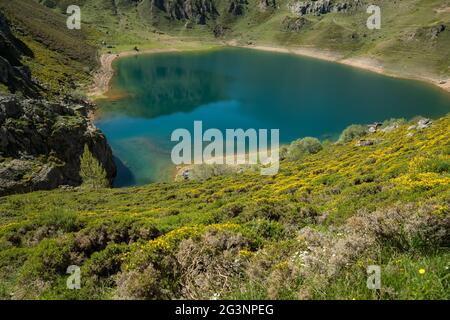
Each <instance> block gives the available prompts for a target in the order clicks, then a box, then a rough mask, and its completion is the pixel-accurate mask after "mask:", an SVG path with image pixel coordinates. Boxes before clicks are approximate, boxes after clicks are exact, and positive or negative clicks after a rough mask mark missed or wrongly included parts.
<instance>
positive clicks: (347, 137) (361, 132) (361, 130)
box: [338, 124, 367, 142]
mask: <svg viewBox="0 0 450 320" xmlns="http://www.w3.org/2000/svg"><path fill="white" fill-rule="evenodd" d="M366 134H367V129H366V127H365V126H362V125H359V124H352V125H351V126H348V127H347V128H346V129H345V130H344V131H342V133H341V135H340V136H339V140H338V141H339V142H349V141H352V140H354V139H357V138H361V137H363V136H365V135H366Z"/></svg>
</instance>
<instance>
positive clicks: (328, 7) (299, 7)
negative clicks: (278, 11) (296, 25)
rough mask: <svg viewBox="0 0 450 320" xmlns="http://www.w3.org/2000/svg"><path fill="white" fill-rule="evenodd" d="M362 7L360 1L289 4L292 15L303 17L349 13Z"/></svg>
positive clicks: (329, 0)
mask: <svg viewBox="0 0 450 320" xmlns="http://www.w3.org/2000/svg"><path fill="white" fill-rule="evenodd" d="M359 5H361V1H360V0H346V1H336V0H317V1H311V0H310V1H295V2H291V3H289V4H288V9H289V11H291V13H293V14H296V15H299V16H303V15H321V14H326V13H330V12H347V11H349V10H351V9H353V8H356V7H358V6H359Z"/></svg>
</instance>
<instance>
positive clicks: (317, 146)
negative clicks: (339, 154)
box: [286, 137, 322, 160]
mask: <svg viewBox="0 0 450 320" xmlns="http://www.w3.org/2000/svg"><path fill="white" fill-rule="evenodd" d="M320 150H322V144H321V143H320V141H319V139H317V138H312V137H306V138H302V139H298V140H295V141H294V142H292V143H291V144H290V146H289V148H288V149H287V153H286V157H287V159H289V160H299V159H301V158H302V157H304V156H305V155H308V154H315V153H317V152H319V151H320Z"/></svg>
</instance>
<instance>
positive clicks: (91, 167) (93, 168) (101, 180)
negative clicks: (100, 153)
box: [80, 144, 109, 189]
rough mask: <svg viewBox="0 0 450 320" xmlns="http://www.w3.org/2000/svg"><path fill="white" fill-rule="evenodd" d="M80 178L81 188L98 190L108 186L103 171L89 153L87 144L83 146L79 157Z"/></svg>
mask: <svg viewBox="0 0 450 320" xmlns="http://www.w3.org/2000/svg"><path fill="white" fill-rule="evenodd" d="M80 177H81V180H82V181H83V184H82V186H83V187H85V188H91V189H100V188H107V187H108V186H109V181H108V178H107V176H106V171H105V169H104V168H103V166H102V165H101V164H100V162H99V161H98V160H97V159H95V157H94V156H93V155H92V153H91V151H89V147H88V145H87V144H85V145H84V150H83V154H82V155H81V157H80Z"/></svg>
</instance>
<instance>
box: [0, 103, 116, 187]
mask: <svg viewBox="0 0 450 320" xmlns="http://www.w3.org/2000/svg"><path fill="white" fill-rule="evenodd" d="M84 108H86V106H81V105H80V106H74V105H73V104H70V105H69V104H67V103H62V102H61V103H53V102H48V101H45V100H38V99H25V100H24V99H21V98H18V97H15V96H7V97H0V195H6V194H11V193H20V192H28V191H33V190H40V189H52V188H56V187H58V186H59V185H71V186H77V185H79V184H81V182H82V181H81V178H80V175H79V171H80V156H81V154H82V152H83V147H84V145H85V144H87V145H88V146H89V149H90V151H91V152H92V154H93V155H94V157H96V158H97V160H98V161H99V162H100V163H101V164H102V165H103V167H104V168H105V171H106V173H107V178H108V179H109V181H110V182H112V180H113V178H114V176H115V175H116V167H115V164H114V161H113V156H112V152H111V149H110V147H109V145H108V144H107V142H106V138H105V136H104V135H103V134H102V133H101V132H100V131H99V130H98V129H97V128H95V126H94V125H93V124H92V123H91V122H90V121H89V119H88V118H86V117H85V116H83V115H82V114H81V113H80V112H79V111H76V109H80V110H83V109H84Z"/></svg>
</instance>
